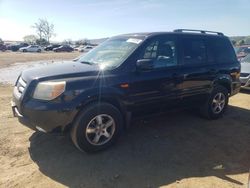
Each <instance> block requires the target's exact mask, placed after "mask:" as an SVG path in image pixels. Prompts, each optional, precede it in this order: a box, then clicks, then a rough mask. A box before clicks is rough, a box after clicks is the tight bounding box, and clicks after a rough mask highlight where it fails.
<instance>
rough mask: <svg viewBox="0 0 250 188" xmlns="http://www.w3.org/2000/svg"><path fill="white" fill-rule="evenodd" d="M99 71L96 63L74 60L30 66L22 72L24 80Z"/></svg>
mask: <svg viewBox="0 0 250 188" xmlns="http://www.w3.org/2000/svg"><path fill="white" fill-rule="evenodd" d="M99 71H100V68H99V66H98V65H88V64H83V63H80V62H75V61H62V62H55V63H51V64H47V65H43V66H40V67H35V68H30V69H27V70H25V71H23V72H22V77H23V79H24V80H26V81H31V80H34V79H42V80H46V79H62V78H70V77H77V76H94V75H97V74H98V72H99Z"/></svg>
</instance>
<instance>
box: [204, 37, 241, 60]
mask: <svg viewBox="0 0 250 188" xmlns="http://www.w3.org/2000/svg"><path fill="white" fill-rule="evenodd" d="M207 43H208V54H209V58H210V60H212V61H213V60H215V61H216V62H218V63H228V62H232V61H236V55H235V51H234V49H233V47H232V45H231V43H230V41H229V40H227V39H225V38H213V39H208V40H207Z"/></svg>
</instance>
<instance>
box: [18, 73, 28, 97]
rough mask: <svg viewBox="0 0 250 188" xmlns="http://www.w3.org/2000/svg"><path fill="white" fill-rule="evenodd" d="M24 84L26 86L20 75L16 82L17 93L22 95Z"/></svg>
mask: <svg viewBox="0 0 250 188" xmlns="http://www.w3.org/2000/svg"><path fill="white" fill-rule="evenodd" d="M26 86H27V82H26V81H25V80H24V79H23V78H22V77H21V76H20V77H19V79H18V81H17V84H16V88H17V91H18V93H20V94H21V95H22V94H23V91H24V89H25V88H26Z"/></svg>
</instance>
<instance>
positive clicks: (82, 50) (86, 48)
mask: <svg viewBox="0 0 250 188" xmlns="http://www.w3.org/2000/svg"><path fill="white" fill-rule="evenodd" d="M93 48H94V47H93V46H84V47H82V48H79V49H78V51H79V52H88V51H90V50H92V49H93Z"/></svg>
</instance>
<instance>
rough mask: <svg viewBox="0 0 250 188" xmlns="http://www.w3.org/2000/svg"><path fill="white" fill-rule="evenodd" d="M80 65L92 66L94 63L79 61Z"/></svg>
mask: <svg viewBox="0 0 250 188" xmlns="http://www.w3.org/2000/svg"><path fill="white" fill-rule="evenodd" d="M80 63H83V64H88V65H93V64H95V63H93V62H89V61H80Z"/></svg>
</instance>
